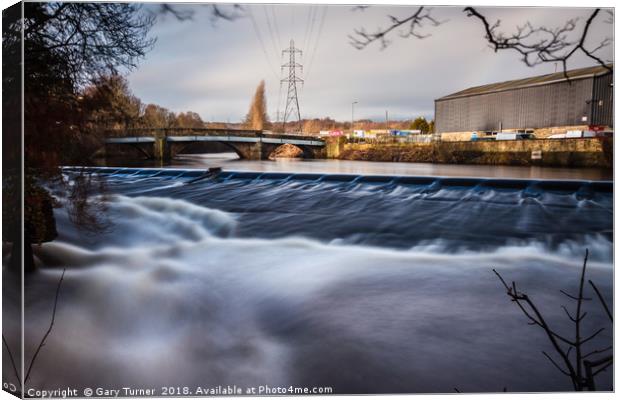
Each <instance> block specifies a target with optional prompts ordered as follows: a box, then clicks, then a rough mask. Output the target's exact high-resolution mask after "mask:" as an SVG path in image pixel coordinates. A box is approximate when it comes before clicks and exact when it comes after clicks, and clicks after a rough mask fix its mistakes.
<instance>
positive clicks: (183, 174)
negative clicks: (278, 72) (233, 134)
mask: <svg viewBox="0 0 620 400" xmlns="http://www.w3.org/2000/svg"><path fill="white" fill-rule="evenodd" d="M82 169H86V170H87V171H89V172H91V173H96V174H105V175H115V176H123V175H125V176H133V177H136V176H140V177H143V178H150V177H159V178H163V177H168V178H171V179H172V178H179V179H183V178H189V179H193V178H198V177H201V176H204V174H205V172H206V170H202V169H181V168H125V167H64V168H63V170H64V171H67V172H79V171H80V170H82ZM212 179H217V180H218V181H230V180H251V181H262V180H272V181H273V180H277V181H296V180H297V181H313V182H343V183H360V184H362V183H368V184H395V185H434V186H437V185H440V186H445V187H472V188H473V187H494V188H503V189H517V190H523V189H527V188H536V189H539V190H549V191H554V190H557V191H573V192H588V191H594V192H604V193H612V192H613V181H609V180H603V181H598V180H597V181H592V180H553V179H510V178H475V177H445V176H408V175H357V174H317V173H292V172H291V173H287V172H248V171H221V172H218V173H217V174H216V175H215V176H214V178H212Z"/></svg>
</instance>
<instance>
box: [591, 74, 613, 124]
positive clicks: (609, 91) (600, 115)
mask: <svg viewBox="0 0 620 400" xmlns="http://www.w3.org/2000/svg"><path fill="white" fill-rule="evenodd" d="M613 93H614V88H613V74H607V75H602V76H597V77H595V78H594V86H593V90H592V111H591V115H592V123H593V124H595V125H607V126H613V123H614V103H613Z"/></svg>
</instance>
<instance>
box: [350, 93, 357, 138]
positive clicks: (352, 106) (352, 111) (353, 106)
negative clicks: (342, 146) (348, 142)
mask: <svg viewBox="0 0 620 400" xmlns="http://www.w3.org/2000/svg"><path fill="white" fill-rule="evenodd" d="M356 104H357V101H354V102H353V103H351V136H353V121H354V119H353V115H354V112H355V105H356Z"/></svg>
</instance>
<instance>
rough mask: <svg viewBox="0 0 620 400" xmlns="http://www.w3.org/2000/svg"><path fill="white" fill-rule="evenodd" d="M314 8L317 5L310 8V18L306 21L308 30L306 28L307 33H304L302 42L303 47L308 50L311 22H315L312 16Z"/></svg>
mask: <svg viewBox="0 0 620 400" xmlns="http://www.w3.org/2000/svg"><path fill="white" fill-rule="evenodd" d="M314 10H315V7H314V6H312V5H311V6H310V7H309V8H308V20H307V21H306V30H305V33H304V41H303V42H302V49H303V50H306V51H307V50H308V48H307V45H308V33H309V32H310V24H311V22H313V21H312V18H313V16H314Z"/></svg>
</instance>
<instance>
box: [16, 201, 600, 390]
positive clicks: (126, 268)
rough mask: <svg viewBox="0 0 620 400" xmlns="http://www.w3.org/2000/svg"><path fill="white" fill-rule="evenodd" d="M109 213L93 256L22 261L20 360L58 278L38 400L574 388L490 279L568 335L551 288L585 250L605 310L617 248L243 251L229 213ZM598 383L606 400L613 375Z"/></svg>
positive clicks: (305, 243) (194, 208) (279, 243)
mask: <svg viewBox="0 0 620 400" xmlns="http://www.w3.org/2000/svg"><path fill="white" fill-rule="evenodd" d="M109 210H110V211H109V215H110V216H111V218H112V220H113V222H114V226H113V229H112V230H111V231H110V232H107V233H106V234H103V235H100V236H98V237H97V238H95V239H96V240H95V242H96V244H95V245H89V246H84V245H82V244H81V243H82V241H83V240H84V237H81V236H79V235H78V234H68V235H66V236H65V239H63V240H64V241H56V242H51V243H47V244H44V245H43V246H42V247H41V248H39V249H36V250H35V251H36V254H37V257H38V258H39V261H40V262H41V266H42V268H41V270H40V272H39V273H37V274H35V275H34V276H32V277H31V279H29V280H28V281H27V289H26V290H27V299H26V301H27V313H26V321H27V331H26V342H25V348H26V359H29V355H30V354H32V352H33V351H34V348H35V346H36V344H37V343H38V341H39V340H40V338H41V336H42V334H43V332H44V331H45V329H46V327H47V324H48V323H49V316H50V312H51V306H52V299H53V294H54V290H55V285H56V282H57V281H58V279H59V277H60V274H61V268H62V267H66V268H67V272H66V275H65V281H64V283H63V286H62V291H61V296H60V300H59V307H58V314H57V317H56V325H55V327H54V330H53V333H52V335H51V336H50V338H49V339H48V342H47V345H46V346H45V348H44V350H43V351H42V353H41V355H40V359H39V361H37V365H36V368H35V370H34V372H33V376H32V378H31V382H30V383H31V385H32V386H33V387H36V388H39V389H41V388H48V389H51V388H55V387H61V386H64V385H69V386H70V387H76V388H81V387H89V386H99V387H106V386H107V387H114V388H117V387H121V386H122V385H132V386H134V387H155V388H160V387H161V386H184V385H188V386H190V387H192V388H193V387H195V386H197V385H202V386H215V385H238V386H253V385H271V386H278V385H282V386H288V385H303V386H315V385H322V386H323V385H324V386H332V387H333V388H334V390H335V392H336V393H373V392H384V393H386V392H452V391H453V388H454V387H458V388H459V389H460V390H462V391H500V390H502V388H503V387H507V388H508V390H510V391H519V390H521V391H539V390H569V389H570V384H569V381H568V380H567V378H566V377H564V376H562V375H561V374H560V373H559V372H557V371H556V370H555V369H554V368H553V367H552V366H551V365H550V364H549V363H548V361H547V360H545V359H544V357H543V356H542V355H541V353H540V351H541V350H548V351H552V350H551V349H550V348H549V345H548V344H547V340H546V338H545V336H544V333H543V332H542V331H540V330H539V329H538V328H535V327H531V326H528V325H527V323H526V320H525V318H524V317H523V316H522V314H521V313H520V312H519V310H518V309H517V308H516V306H515V305H514V304H512V303H511V302H510V301H509V299H508V298H507V297H506V295H505V293H504V290H503V288H502V287H501V286H500V284H499V281H498V280H497V278H496V277H495V275H494V274H493V273H492V271H491V270H492V268H497V269H498V270H499V271H500V272H501V273H502V275H503V276H504V277H505V278H506V279H507V280H509V281H510V280H515V281H516V282H518V284H519V287H520V289H521V290H523V291H526V292H527V293H528V294H530V295H532V297H533V298H534V300H535V301H536V303H537V304H539V305H540V307H541V310H542V311H543V312H544V313H545V315H547V316H548V319H549V321H550V323H552V324H554V326H558V327H559V329H560V330H564V329H565V330H566V333H567V334H570V329H571V325H570V324H568V323H567V319H566V317H565V315H564V313H563V311H562V310H561V309H560V305H561V304H567V306H571V305H570V303H568V302H567V299H566V298H565V297H563V296H561V294H560V293H559V289H565V290H568V291H571V292H574V291H575V288H576V284H577V280H578V276H579V267H580V264H581V261H582V257H583V251H584V248H583V244H584V242H585V244H586V245H587V246H588V247H590V248H591V250H593V252H594V253H595V257H594V258H595V261H593V262H590V263H589V265H588V274H589V275H588V277H589V278H590V279H592V280H594V281H595V282H596V283H597V284H598V285H599V286H600V288H601V290H602V291H603V292H604V293H605V295H606V296H607V297H608V298H610V297H611V284H612V283H611V277H612V267H611V257H610V255H611V252H612V248H611V246H612V245H611V243H610V242H609V241H608V240H606V239H605V238H604V237H599V236H596V235H590V236H587V237H584V238H583V240H582V241H580V242H573V241H571V240H566V241H564V242H563V243H562V244H561V245H560V246H557V247H554V249H553V250H551V249H550V248H549V247H548V246H547V244H546V243H544V242H540V241H536V240H529V241H528V240H524V241H520V242H517V241H512V242H510V243H508V244H506V245H502V246H498V247H496V248H494V249H493V250H491V251H472V250H467V249H463V250H461V251H452V252H450V253H445V252H444V250H445V249H444V246H443V245H442V241H441V240H435V241H429V242H425V243H420V244H418V245H416V246H414V247H413V248H411V249H403V250H395V249H388V248H380V247H367V246H354V245H343V244H339V241H338V240H334V241H331V242H319V241H316V240H312V239H307V238H303V237H289V238H281V239H260V238H239V237H237V236H236V234H235V232H236V230H237V229H238V225H239V216H238V215H237V214H235V213H230V212H223V211H220V210H215V209H209V208H206V207H203V206H199V205H196V204H194V203H189V202H187V201H185V200H180V199H170V198H162V197H150V198H149V197H141V196H139V197H127V196H121V195H116V196H112V198H111V203H110V209H109ZM63 213H64V211H62V210H59V211H58V220H59V221H60V222H59V224H60V225H61V227H62V228H63V229H64V230H65V231H67V229H68V227H67V226H66V216H63V215H62V214H63ZM91 241H92V239H91ZM7 278H8V279H10V278H11V276H10V275H8V276H7V273H6V272H5V279H7ZM585 325H586V326H585V329H586V330H591V329H593V328H594V327H600V326H606V320H605V317H604V316H603V314H602V312H601V309H600V307H598V305H597V304H595V303H591V304H588V317H587V319H586V324H585ZM599 339H600V340H595V341H593V343H592V345H593V346H597V347H601V346H603V347H604V345H606V344H608V343H609V342H610V341H611V327H610V326H609V327H608V329H607V331H605V332H604V333H603V334H602V335H601V336H600V338H599ZM4 367H5V371H7V368H6V367H7V364H6V363H5V364H4ZM5 373H6V372H5ZM597 380H598V382H599V388H600V389H609V388H610V387H611V376H610V375H609V374H603V375H602V376H600V377H598V378H597Z"/></svg>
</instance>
